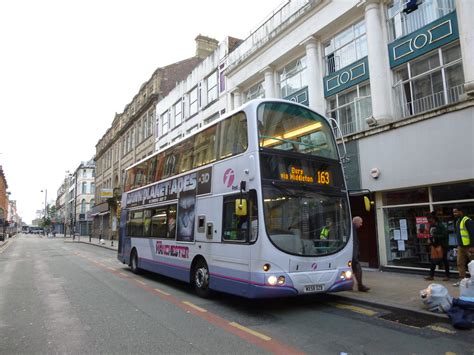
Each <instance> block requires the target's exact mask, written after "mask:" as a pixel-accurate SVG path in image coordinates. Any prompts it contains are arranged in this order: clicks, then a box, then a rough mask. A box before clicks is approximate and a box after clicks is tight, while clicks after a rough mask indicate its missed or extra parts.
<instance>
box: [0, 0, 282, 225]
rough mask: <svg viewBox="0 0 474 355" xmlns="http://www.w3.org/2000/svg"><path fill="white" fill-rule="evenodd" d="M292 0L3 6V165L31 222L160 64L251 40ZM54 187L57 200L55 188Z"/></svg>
mask: <svg viewBox="0 0 474 355" xmlns="http://www.w3.org/2000/svg"><path fill="white" fill-rule="evenodd" d="M283 3H285V1H284V0H259V1H255V0H239V1H222V0H221V1H219V0H181V1H163V0H133V1H132V0H128V1H126V0H80V1H79V0H41V1H38V0H18V1H1V2H0V53H1V54H0V165H2V166H3V171H4V174H5V177H6V180H7V184H8V191H9V192H10V193H11V194H10V199H11V200H16V202H17V208H18V212H19V215H20V217H21V218H22V219H23V221H24V222H26V223H31V221H32V220H33V219H34V218H36V216H37V214H36V211H37V210H42V209H43V208H44V201H45V198H46V197H47V201H48V203H50V202H53V201H55V199H56V196H57V191H58V189H59V187H60V186H61V183H62V181H63V179H64V177H65V176H66V175H67V173H66V171H70V172H73V171H75V169H76V168H77V167H78V166H79V164H80V163H81V161H87V160H89V159H91V158H92V157H93V156H94V154H95V145H96V144H97V142H98V141H99V139H100V138H101V137H102V136H103V134H104V133H105V132H106V130H107V129H108V128H109V127H110V126H111V124H112V120H113V118H114V116H115V113H116V112H117V113H122V112H123V110H124V108H125V106H126V105H127V104H128V103H130V102H131V101H132V99H133V97H134V96H135V95H136V94H137V93H138V90H139V88H140V86H141V84H143V83H144V82H146V81H147V80H148V79H149V78H150V77H151V74H152V73H153V72H154V71H155V69H156V68H158V67H162V66H165V65H168V64H171V63H174V62H177V61H180V60H183V59H186V58H189V57H192V56H194V54H195V49H196V45H195V41H194V39H195V38H196V36H197V35H198V34H202V35H204V36H208V37H212V38H215V39H217V40H218V41H219V42H221V41H222V40H224V39H225V37H227V36H233V37H237V38H241V39H245V38H246V37H248V36H249V35H250V33H251V31H252V30H255V29H256V28H257V27H258V25H260V24H261V23H262V22H263V21H264V20H265V19H266V18H268V17H269V16H270V15H271V13H272V12H273V11H275V10H276V9H278V8H279V7H280V6H281V5H282V4H283ZM46 190H47V196H46V195H45V191H46Z"/></svg>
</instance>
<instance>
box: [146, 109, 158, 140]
mask: <svg viewBox="0 0 474 355" xmlns="http://www.w3.org/2000/svg"><path fill="white" fill-rule="evenodd" d="M155 117H156V116H155V109H151V110H149V111H148V135H147V138H148V137H149V136H151V135H153V125H154V124H155Z"/></svg>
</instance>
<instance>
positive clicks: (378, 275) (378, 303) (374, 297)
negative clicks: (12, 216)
mask: <svg viewBox="0 0 474 355" xmlns="http://www.w3.org/2000/svg"><path fill="white" fill-rule="evenodd" d="M43 238H45V237H43ZM56 238H64V241H65V242H67V243H84V244H90V245H93V246H96V247H100V248H107V249H111V250H114V251H117V248H118V241H116V240H115V241H113V245H112V242H111V241H110V240H105V241H103V242H100V241H99V240H98V238H90V239H89V237H87V236H80V237H78V236H76V238H75V239H74V241H73V239H72V237H70V236H66V237H64V236H63V235H61V234H57V235H56ZM12 240H14V238H10V239H8V240H6V241H4V242H0V252H1V249H2V247H4V246H5V244H6V243H9V242H11V241H12ZM404 271H405V272H392V271H381V270H378V269H370V268H364V269H363V280H364V284H365V285H366V286H368V287H370V291H369V292H358V291H355V289H356V287H354V290H353V291H344V292H338V293H335V294H333V295H334V296H335V297H336V298H340V299H341V301H347V302H350V303H359V304H365V305H368V306H372V307H377V308H382V309H387V310H392V311H403V312H405V313H409V314H412V315H414V316H423V317H434V318H438V319H439V320H440V321H447V319H448V317H447V315H446V314H444V313H434V312H430V311H427V310H426V309H425V308H424V305H423V303H422V302H421V299H420V290H422V289H425V288H426V287H428V286H429V285H430V284H431V283H438V284H441V285H443V286H445V287H446V288H447V289H448V291H449V294H450V295H451V296H453V297H454V298H458V297H459V287H454V286H452V284H453V283H454V282H455V281H457V279H455V278H453V279H452V280H450V281H442V278H443V276H444V275H442V274H440V275H439V276H438V275H436V276H435V280H434V281H426V280H424V276H426V275H428V270H426V272H425V273H424V274H413V273H407V271H409V270H404ZM418 272H420V270H418ZM455 276H457V275H455Z"/></svg>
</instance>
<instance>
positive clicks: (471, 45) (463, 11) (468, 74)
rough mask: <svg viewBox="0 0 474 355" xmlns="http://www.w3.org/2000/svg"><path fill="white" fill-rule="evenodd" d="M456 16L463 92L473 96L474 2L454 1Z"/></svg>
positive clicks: (465, 0)
mask: <svg viewBox="0 0 474 355" xmlns="http://www.w3.org/2000/svg"><path fill="white" fill-rule="evenodd" d="M456 14H457V17H458V27H459V40H460V42H461V55H462V66H463V70H464V91H465V93H466V94H467V95H469V96H474V65H473V64H472V63H474V22H473V21H472V14H474V1H472V0H456Z"/></svg>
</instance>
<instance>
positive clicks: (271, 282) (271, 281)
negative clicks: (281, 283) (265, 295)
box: [267, 275, 278, 286]
mask: <svg viewBox="0 0 474 355" xmlns="http://www.w3.org/2000/svg"><path fill="white" fill-rule="evenodd" d="M277 281H278V279H277V277H276V276H275V275H271V276H268V279H267V282H268V284H269V285H272V286H275V285H276V284H277Z"/></svg>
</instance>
